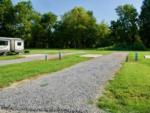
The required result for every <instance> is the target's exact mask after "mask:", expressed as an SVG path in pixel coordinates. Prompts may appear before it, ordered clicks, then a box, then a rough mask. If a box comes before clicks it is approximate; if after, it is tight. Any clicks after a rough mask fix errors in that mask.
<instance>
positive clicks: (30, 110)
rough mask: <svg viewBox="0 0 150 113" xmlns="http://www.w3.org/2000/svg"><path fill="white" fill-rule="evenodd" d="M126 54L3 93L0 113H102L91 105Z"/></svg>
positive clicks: (107, 58)
mask: <svg viewBox="0 0 150 113" xmlns="http://www.w3.org/2000/svg"><path fill="white" fill-rule="evenodd" d="M126 55H127V53H119V52H117V53H113V54H111V55H106V56H102V57H99V58H95V59H92V60H89V61H86V62H82V63H79V64H77V65H74V66H72V67H70V68H67V69H64V70H62V71H59V72H55V73H52V74H49V75H45V76H42V77H40V78H38V79H36V80H30V81H27V82H25V83H23V84H20V85H19V86H17V87H15V88H8V89H3V90H2V91H0V113H101V112H100V111H99V109H98V108H97V107H96V105H95V104H92V103H93V102H94V100H96V99H97V97H98V96H99V95H101V93H102V89H103V86H104V85H105V83H106V82H107V81H108V80H109V79H111V78H112V77H113V75H114V73H115V72H116V71H117V70H118V69H119V68H120V67H121V63H122V62H123V61H124V60H125V57H126Z"/></svg>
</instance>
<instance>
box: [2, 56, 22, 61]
mask: <svg viewBox="0 0 150 113" xmlns="http://www.w3.org/2000/svg"><path fill="white" fill-rule="evenodd" d="M18 58H23V56H19V55H11V56H0V60H12V59H18Z"/></svg>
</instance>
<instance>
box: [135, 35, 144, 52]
mask: <svg viewBox="0 0 150 113" xmlns="http://www.w3.org/2000/svg"><path fill="white" fill-rule="evenodd" d="M135 38H136V40H135V42H134V44H133V50H145V49H146V48H145V46H144V44H143V42H142V41H141V38H140V37H139V36H136V37H135Z"/></svg>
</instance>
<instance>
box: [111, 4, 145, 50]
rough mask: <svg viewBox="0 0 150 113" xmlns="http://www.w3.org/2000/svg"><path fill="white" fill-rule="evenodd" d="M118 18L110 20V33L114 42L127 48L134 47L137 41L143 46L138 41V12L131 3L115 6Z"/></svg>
mask: <svg viewBox="0 0 150 113" xmlns="http://www.w3.org/2000/svg"><path fill="white" fill-rule="evenodd" d="M116 12H117V15H118V16H119V19H118V20H117V21H112V22H111V29H112V35H113V36H114V41H115V43H119V44H120V45H121V46H126V47H128V48H130V49H131V48H134V47H133V46H134V44H135V45H137V42H136V41H138V42H139V44H140V45H141V47H143V45H142V42H141V41H139V40H140V39H139V36H137V35H139V33H138V18H137V16H138V13H137V11H136V9H135V8H134V7H133V5H130V4H126V5H123V6H118V7H117V8H116ZM137 37H138V39H137Z"/></svg>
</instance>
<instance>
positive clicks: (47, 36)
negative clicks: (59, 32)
mask: <svg viewBox="0 0 150 113" xmlns="http://www.w3.org/2000/svg"><path fill="white" fill-rule="evenodd" d="M56 21H57V16H56V15H55V14H53V13H51V12H49V13H45V14H43V15H41V17H40V21H39V22H38V23H36V24H35V25H34V26H33V29H32V36H33V37H34V43H35V42H36V43H35V46H36V47H44V48H49V47H51V43H53V42H52V41H53V30H54V28H53V27H54V25H55V24H56Z"/></svg>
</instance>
